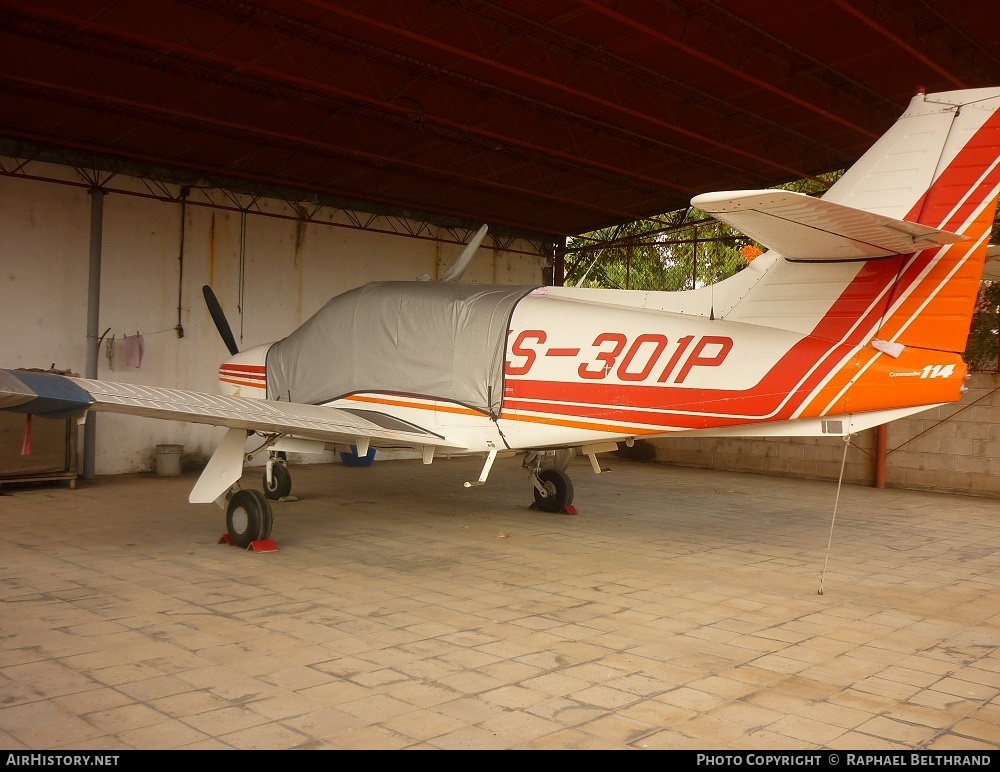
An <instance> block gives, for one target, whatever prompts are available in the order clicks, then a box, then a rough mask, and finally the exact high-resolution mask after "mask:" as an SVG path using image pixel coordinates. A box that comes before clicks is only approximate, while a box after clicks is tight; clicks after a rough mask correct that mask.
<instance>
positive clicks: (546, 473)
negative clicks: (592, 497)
mask: <svg viewBox="0 0 1000 772" xmlns="http://www.w3.org/2000/svg"><path fill="white" fill-rule="evenodd" d="M538 481H539V482H540V483H541V484H542V487H543V488H545V493H544V494H543V493H542V492H541V491H540V490H538V488H535V489H534V491H535V505H536V506H537V507H538V508H539V509H540V510H542V511H543V512H562V511H563V510H564V509H565V508H566V507H568V506H569V505H570V504H572V503H573V481H572V480H570V479H569V475H568V474H566V473H565V472H563V471H562V470H561V469H540V470H539V471H538Z"/></svg>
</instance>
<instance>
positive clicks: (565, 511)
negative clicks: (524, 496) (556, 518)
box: [528, 501, 580, 515]
mask: <svg viewBox="0 0 1000 772" xmlns="http://www.w3.org/2000/svg"><path fill="white" fill-rule="evenodd" d="M528 509H535V510H538V511H539V512H541V509H540V508H539V506H538V504H537V503H536V502H534V501H532V502H531V504H530V505H529V506H528ZM553 514H556V515H579V514H580V513H579V512H577V511H576V507H574V506H573V505H572V504H567V505H566V506H565V507H563V508H562V509H560V510H559V511H558V512H555V513H553Z"/></svg>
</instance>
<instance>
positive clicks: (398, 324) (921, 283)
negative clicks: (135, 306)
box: [0, 88, 1000, 546]
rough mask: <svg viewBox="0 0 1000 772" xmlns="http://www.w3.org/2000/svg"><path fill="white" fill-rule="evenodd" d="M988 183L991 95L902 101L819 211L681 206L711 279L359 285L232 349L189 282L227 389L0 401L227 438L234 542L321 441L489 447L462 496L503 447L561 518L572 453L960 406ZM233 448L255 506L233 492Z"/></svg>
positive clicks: (819, 430) (243, 539)
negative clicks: (740, 265) (721, 225)
mask: <svg viewBox="0 0 1000 772" xmlns="http://www.w3.org/2000/svg"><path fill="white" fill-rule="evenodd" d="M998 191H1000V88H992V89H976V90H965V91H953V92H948V93H938V94H923V93H920V94H918V95H917V96H915V97H914V98H913V100H912V101H911V103H910V105H909V107H908V108H907V110H906V112H905V113H904V115H903V116H902V117H901V118H900V119H899V120H898V121H897V122H896V124H895V125H894V126H893V127H892V128H891V129H890V130H889V131H888V132H887V133H886V134H885V136H883V137H882V138H881V139H880V140H879V141H878V142H877V143H876V144H875V145H874V146H873V147H872V148H871V149H870V150H869V151H868V152H867V153H866V154H865V155H864V156H863V157H862V158H861V160H860V161H859V162H858V163H857V164H856V165H855V166H854V167H852V168H851V169H850V170H849V171H848V172H847V173H846V174H845V175H844V176H843V177H842V178H841V179H840V180H839V181H838V182H837V183H836V184H835V185H834V186H833V187H832V188H831V189H830V190H829V191H828V192H827V193H826V194H825V195H824V196H823V197H822V198H821V199H817V198H811V197H808V196H804V195H801V194H796V193H790V192H785V191H777V190H763V191H729V192H724V193H711V194H707V195H702V196H698V197H696V198H695V199H694V200H693V202H692V203H693V204H694V206H696V207H698V208H700V209H702V210H704V211H706V212H709V213H711V214H712V215H714V216H715V217H717V218H718V219H720V220H723V221H724V222H726V223H728V224H730V225H732V226H733V227H735V228H737V229H739V230H741V231H743V232H744V233H746V234H747V235H749V236H750V237H752V238H753V239H755V240H756V241H758V242H760V243H762V244H764V245H765V246H767V247H768V249H769V251H768V252H766V253H765V254H764V255H762V256H760V257H758V258H757V259H755V260H754V261H753V262H752V263H751V264H750V266H749V267H748V268H746V269H745V270H743V271H742V272H741V273H739V274H737V275H736V276H733V277H732V278H730V279H727V280H725V281H722V282H720V283H718V284H715V285H713V286H708V287H703V288H699V289H695V290H690V291H685V292H644V291H622V290H603V289H581V288H569V287H513V286H485V285H464V284H459V283H455V282H454V281H446V282H390V283H375V284H368V285H365V286H364V287H360V288H358V289H355V290H351V291H349V292H347V293H344V294H343V295H340V296H338V297H335V298H334V299H333V300H331V301H330V302H329V303H328V304H327V305H326V306H325V307H324V308H323V309H321V310H320V311H319V312H318V313H317V314H316V315H315V316H314V317H313V318H312V319H310V320H309V321H307V322H306V323H305V324H304V325H303V326H302V327H300V328H299V329H298V330H296V331H295V332H294V333H292V334H291V335H290V336H288V337H287V338H285V339H283V340H281V341H279V342H277V343H274V344H271V345H268V346H259V347H255V348H252V349H248V350H246V351H242V352H237V350H236V346H235V343H234V341H233V338H232V334H231V332H229V329H228V324H227V323H226V322H225V318H224V316H223V315H222V313H221V309H220V308H219V306H218V303H217V301H215V299H214V296H213V295H212V294H211V292H210V291H206V299H207V300H208V302H209V308H210V310H211V311H212V315H213V318H214V319H215V320H216V324H217V326H218V327H219V329H220V332H221V333H222V334H223V337H224V339H225V340H226V342H227V346H229V348H230V351H231V353H232V354H233V356H232V358H230V359H229V360H228V361H226V362H225V363H224V364H223V365H222V367H221V368H220V371H219V373H220V375H219V381H220V386H221V388H222V392H223V395H222V396H218V395H210V394H203V393H196V392H189V391H179V390H174V389H165V388H164V389H160V388H149V387H142V386H133V385H129V384H122V383H110V382H105V381H96V380H86V379H78V378H69V377H63V376H58V375H50V374H39V373H29V372H24V371H15V370H0V409H4V410H12V411H16V412H21V413H27V414H29V415H30V414H35V415H48V416H52V417H65V416H68V415H75V414H80V413H83V412H85V411H87V410H99V411H111V412H118V413H131V414H135V415H140V416H147V417H155V418H166V419H173V420H179V421H192V422H197V423H205V424H215V425H219V426H224V427H227V428H228V431H227V433H226V435H225V436H224V437H223V439H222V442H221V443H220V445H219V447H218V449H217V450H216V451H215V453H214V455H213V456H212V458H211V460H210V462H209V463H208V465H207V467H206V468H205V470H204V472H203V473H202V474H201V476H200V478H199V479H198V481H197V483H196V484H195V486H194V489H193V490H192V492H191V495H190V501H192V502H196V503H197V502H203V503H208V502H216V503H218V504H219V505H220V506H223V507H224V508H225V509H226V510H227V517H226V521H227V527H228V530H229V534H230V537H231V540H232V541H233V542H234V543H236V544H238V545H240V546H247V545H248V544H250V543H251V542H253V541H256V540H260V539H265V538H268V537H269V535H270V532H271V526H272V514H271V508H270V505H269V503H268V500H267V499H268V498H272V499H274V498H279V497H281V496H284V495H287V494H288V493H289V491H290V487H291V477H290V474H289V472H288V470H287V468H286V467H285V466H284V463H283V461H282V456H281V453H282V451H296V452H311V451H317V452H318V451H321V450H323V449H325V448H328V447H330V446H331V444H332V445H333V446H337V445H340V446H343V445H348V444H349V445H353V446H355V447H356V448H357V452H358V454H360V455H362V456H364V455H366V454H367V452H368V450H369V448H370V447H408V448H414V449H417V450H419V451H420V453H421V454H422V457H423V461H424V463H431V462H432V461H433V459H434V458H435V455H463V454H479V455H481V456H485V465H484V467H483V470H482V474H481V475H480V477H479V479H478V480H477V481H475V482H471V483H466V485H467V486H473V485H477V484H482V483H485V482H486V479H487V477H488V475H489V472H490V469H491V467H492V464H493V462H494V460H495V459H496V458H497V456H498V455H499V454H506V453H514V452H521V453H524V454H525V460H524V465H525V467H526V468H527V469H528V470H529V474H530V477H531V480H532V483H533V487H534V496H535V501H536V503H537V504H538V506H539V507H540V508H541V509H543V510H547V511H559V510H561V509H563V508H565V507H567V506H569V505H570V504H571V503H572V499H573V488H572V483H571V481H570V479H569V477H568V476H567V475H566V473H565V461H566V453H565V451H566V450H567V449H582V452H583V453H585V454H587V455H588V456H590V459H591V463H592V464H593V466H594V468H595V471H599V470H600V468H599V466H598V465H597V461H596V457H595V454H596V453H600V452H603V451H608V450H613V449H615V448H616V447H617V443H619V442H625V443H631V442H632V441H633V440H634V439H635V438H640V437H657V436H660V437H662V436H669V435H673V434H675V433H679V432H697V433H700V434H703V435H713V436H720V435H726V436H790V435H795V436H807V435H808V436H846V435H849V434H852V433H855V432H858V431H861V430H863V429H867V428H871V427H874V426H877V425H879V424H883V423H886V422H888V421H891V420H893V419H896V418H900V417H903V416H906V415H909V414H912V413H915V412H918V411H921V410H924V409H926V408H928V407H932V406H935V405H939V404H942V403H946V402H954V401H957V400H958V399H959V398H960V396H961V393H962V391H963V389H964V383H965V379H966V366H965V364H964V363H963V361H962V357H961V352H962V351H963V350H964V348H965V343H966V338H967V336H968V331H969V325H970V320H971V317H972V313H973V307H974V304H975V300H976V296H977V291H978V288H979V283H980V278H981V276H982V271H983V263H984V259H985V255H986V249H987V242H988V240H989V237H990V231H991V228H992V226H993V222H994V216H995V212H996V206H997V195H998ZM482 235H483V232H482V231H481V232H480V234H479V235H478V237H477V238H481V237H482ZM477 245H478V240H474V242H473V243H471V244H470V245H469V247H468V248H467V249H466V251H465V253H463V257H462V258H460V259H459V264H457V265H456V269H453V271H451V272H450V274H451V275H450V276H448V277H447V278H449V279H454V278H455V277H456V276H457V275H459V274H460V273H461V265H464V263H465V262H467V259H468V258H470V257H471V255H472V253H473V252H474V251H475V248H476V246H477ZM206 289H207V288H206ZM249 433H256V434H257V435H260V437H262V438H263V442H262V444H261V446H260V447H259V448H258V449H257V450H256V451H254V453H265V452H266V453H267V454H268V459H267V465H266V470H265V473H264V483H265V484H264V488H265V491H266V495H264V494H262V493H261V492H259V491H256V490H249V489H246V490H243V489H240V488H239V483H238V481H239V479H240V477H241V474H242V471H243V465H244V462H245V461H247V460H248V459H249V458H250V457H252V455H253V453H251V454H249V455H248V454H247V453H246V451H245V445H246V442H247V438H248V434H249ZM574 452H575V450H574Z"/></svg>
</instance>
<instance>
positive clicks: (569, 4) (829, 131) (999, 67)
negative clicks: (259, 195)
mask: <svg viewBox="0 0 1000 772" xmlns="http://www.w3.org/2000/svg"><path fill="white" fill-rule="evenodd" d="M997 29H1000V4H998V3H995V2H982V1H980V0H969V1H968V2H965V3H958V4H949V5H948V6H947V7H945V6H944V5H940V7H939V4H936V3H929V2H923V3H922V2H915V3H905V4H903V3H892V2H885V1H884V0H880V1H879V2H876V1H875V0H801V1H800V2H796V3H794V4H792V3H786V2H762V1H761V0H720V1H719V2H710V1H708V0H704V1H703V0H678V1H677V2H667V1H665V0H664V1H663V2H654V0H619V1H617V2H611V1H610V0H608V1H607V2H603V1H602V0H551V1H548V0H547V1H546V2H539V1H538V0H509V1H508V2H485V1H483V0H405V1H403V0H379V1H378V2H375V1H374V0H353V1H350V0H341V1H339V2H327V1H326V0H301V1H300V2H287V1H284V2H283V1H282V0H247V1H246V2H240V1H238V0H156V2H152V1H151V0H144V1H139V0H47V1H45V2H37V1H34V0H33V1H26V0H0V137H5V138H7V140H8V141H17V142H19V143H27V145H29V146H34V147H39V148H61V149H65V150H74V151H78V152H86V153H89V154H95V155H98V156H108V157H113V158H119V159H124V160H127V161H131V162H134V163H136V164H140V165H144V166H150V167H157V168H162V169H173V170H177V171H178V172H179V173H182V174H185V175H187V177H188V178H190V179H195V178H199V177H203V178H207V179H211V180H227V179H228V180H232V181H239V182H243V183H252V184H259V185H265V186H281V187H284V188H289V189H294V190H300V191H303V192H304V193H305V194H308V195H313V196H321V197H329V198H332V199H334V200H338V201H343V202H354V203H355V204H356V205H359V206H363V207H366V208H368V209H370V210H375V211H409V212H425V213H427V215H428V216H429V217H430V218H431V219H433V218H439V219H440V218H445V219H453V220H454V219H457V220H461V221H468V222H489V223H491V224H493V225H494V226H503V227H506V228H507V229H508V230H511V231H514V232H531V233H536V234H537V233H545V234H552V235H567V234H576V233H580V232H583V231H587V230H591V229H594V228H597V227H601V226H606V225H609V224H612V223H615V222H622V221H626V220H631V219H639V218H642V217H646V216H650V215H653V214H656V213H659V212H663V211H668V210H672V209H676V208H680V207H682V206H685V205H686V204H687V202H688V200H689V199H690V198H691V196H692V195H694V194H696V193H699V192H704V191H707V190H715V189H726V188H754V187H765V186H768V185H772V184H776V183H778V182H782V181H787V180H790V179H795V178H798V177H803V176H809V175H813V174H817V173H821V172H824V171H830V170H834V169H838V168H841V167H843V166H845V165H847V164H849V163H851V162H852V161H853V160H854V159H855V158H857V157H858V156H859V155H860V154H861V153H862V152H863V151H864V150H865V149H866V148H867V146H868V145H870V144H871V142H872V141H873V140H874V138H875V137H877V136H878V135H879V134H880V133H881V132H882V131H883V130H884V129H885V128H886V127H887V126H888V125H890V124H891V123H892V121H893V120H895V118H896V117H897V115H898V114H899V112H900V111H901V110H902V108H903V107H904V106H905V104H906V103H907V101H908V100H909V98H910V96H912V94H913V93H914V92H915V91H916V90H917V88H918V87H924V88H926V89H928V90H930V91H935V90H950V89H953V88H959V87H976V86H988V85H997V84H1000V36H998V35H997V33H996V30H997ZM20 146H24V145H23V144H22V145H20Z"/></svg>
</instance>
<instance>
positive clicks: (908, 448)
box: [653, 373, 1000, 497]
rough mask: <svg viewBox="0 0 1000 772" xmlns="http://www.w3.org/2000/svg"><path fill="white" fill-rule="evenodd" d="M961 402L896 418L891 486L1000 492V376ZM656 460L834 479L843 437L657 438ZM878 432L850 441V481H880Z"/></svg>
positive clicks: (990, 376) (975, 386) (986, 379)
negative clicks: (876, 438) (876, 473)
mask: <svg viewBox="0 0 1000 772" xmlns="http://www.w3.org/2000/svg"><path fill="white" fill-rule="evenodd" d="M968 387H969V388H968V391H967V392H966V393H965V395H964V396H963V398H962V401H961V402H959V403H958V404H953V405H944V406H942V407H939V408H935V409H933V410H928V411H925V412H923V413H919V414H917V415H914V416H911V417H909V418H905V419H902V420H899V421H894V422H892V423H890V424H889V428H888V442H887V447H888V455H887V459H886V485H887V486H889V487H894V488H918V489H921V490H935V491H943V492H949V493H965V494H970V495H976V496H997V497H1000V374H995V373H975V374H973V376H972V377H971V378H970V380H969V382H968ZM653 445H654V447H655V450H656V460H657V461H661V462H663V463H668V464H675V465H677V466H695V467H702V468H709V469H727V470H732V471H740V472H759V473H762V474H777V475H788V476H792V477H809V478H815V479H824V480H836V479H837V477H838V476H839V474H840V464H841V460H842V458H843V452H844V450H843V449H844V443H843V440H841V439H839V438H829V437H788V438H712V437H704V438H702V437H695V436H679V437H676V438H667V439H659V440H653ZM874 449H875V431H874V430H871V431H866V432H862V433H861V434H858V435H856V436H854V437H852V438H851V447H850V448H848V452H847V462H846V466H845V470H844V480H845V482H850V483H855V484H860V485H872V484H874V481H875V466H874V464H875V450H874Z"/></svg>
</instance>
